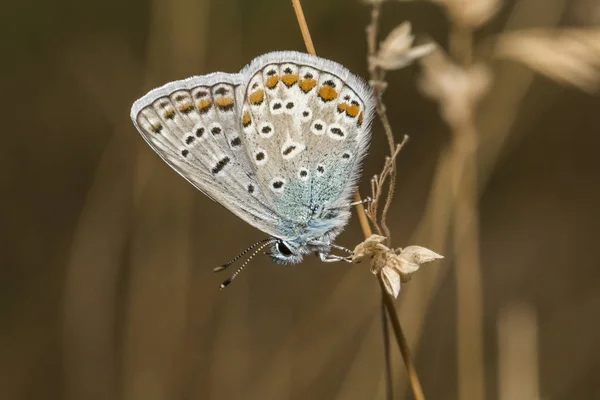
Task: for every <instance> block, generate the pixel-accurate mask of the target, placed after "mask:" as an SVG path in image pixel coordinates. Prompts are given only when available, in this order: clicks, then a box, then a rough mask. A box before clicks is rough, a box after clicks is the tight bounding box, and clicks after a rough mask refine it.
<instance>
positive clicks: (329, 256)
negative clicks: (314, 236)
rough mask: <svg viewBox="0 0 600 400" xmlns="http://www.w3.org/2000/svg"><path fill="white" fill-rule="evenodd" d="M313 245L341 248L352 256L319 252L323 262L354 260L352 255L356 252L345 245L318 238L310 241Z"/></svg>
mask: <svg viewBox="0 0 600 400" xmlns="http://www.w3.org/2000/svg"><path fill="white" fill-rule="evenodd" d="M310 243H311V244H313V245H317V246H323V247H329V248H332V249H337V250H341V251H343V252H345V253H347V254H349V255H350V256H348V257H342V256H336V255H334V254H330V253H323V252H319V253H318V254H319V257H320V258H321V261H323V262H336V261H344V262H349V263H351V262H352V255H353V254H354V253H353V252H352V250H348V249H347V248H345V247H342V246H338V245H337V244H333V243H328V242H321V241H318V240H313V241H311V242H310Z"/></svg>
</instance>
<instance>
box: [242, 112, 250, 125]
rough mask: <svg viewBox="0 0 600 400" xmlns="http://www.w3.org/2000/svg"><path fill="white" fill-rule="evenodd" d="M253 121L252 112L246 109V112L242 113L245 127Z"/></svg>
mask: <svg viewBox="0 0 600 400" xmlns="http://www.w3.org/2000/svg"><path fill="white" fill-rule="evenodd" d="M251 122H252V118H250V113H249V112H248V111H244V114H243V115H242V125H243V126H244V128H245V127H247V126H248V125H250V123H251Z"/></svg>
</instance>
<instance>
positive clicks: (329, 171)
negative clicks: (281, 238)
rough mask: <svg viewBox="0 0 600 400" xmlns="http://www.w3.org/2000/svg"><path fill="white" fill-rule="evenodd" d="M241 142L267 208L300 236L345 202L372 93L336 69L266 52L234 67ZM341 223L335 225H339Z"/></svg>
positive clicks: (362, 148)
mask: <svg viewBox="0 0 600 400" xmlns="http://www.w3.org/2000/svg"><path fill="white" fill-rule="evenodd" d="M241 74H242V75H243V76H244V78H243V79H244V81H245V82H248V83H247V85H246V87H245V90H244V98H243V104H242V109H241V116H240V118H241V122H242V131H243V134H242V136H241V137H242V141H243V142H244V148H245V150H246V152H247V155H248V158H249V159H250V160H251V162H252V163H253V165H254V168H255V176H256V179H257V183H258V185H259V186H260V188H261V191H262V192H263V193H264V196H265V197H266V199H267V202H268V204H269V206H270V207H271V208H272V209H273V210H274V211H275V212H276V214H277V215H279V216H280V217H281V218H282V219H284V220H287V221H292V223H293V224H292V226H291V228H290V229H291V230H292V231H293V230H294V228H296V229H295V232H286V233H288V236H294V235H298V234H301V233H299V232H298V229H297V227H303V226H306V224H307V223H309V221H311V220H314V219H315V214H316V213H318V212H319V210H322V209H323V208H335V207H341V206H344V205H347V204H348V203H349V202H350V198H351V196H352V193H353V190H354V185H355V184H356V182H357V180H358V177H359V173H360V167H361V165H362V159H363V157H364V156H365V154H366V151H367V147H368V143H369V135H370V126H369V125H370V123H371V119H372V114H373V97H372V92H371V90H370V89H369V88H368V86H367V85H365V84H364V83H363V82H362V81H361V80H360V79H359V78H357V77H356V76H354V75H352V74H351V73H350V72H349V71H348V70H347V69H346V68H344V67H343V66H341V65H340V64H337V63H334V62H332V61H329V60H325V59H322V58H319V57H316V56H311V55H308V54H304V53H298V52H274V53H268V54H265V55H263V56H260V57H258V58H257V59H255V60H254V61H253V62H252V63H251V64H250V65H249V66H248V67H246V68H245V69H244V70H242V73H241ZM346 221H347V218H346V219H345V220H344V221H341V224H344V223H345V222H346Z"/></svg>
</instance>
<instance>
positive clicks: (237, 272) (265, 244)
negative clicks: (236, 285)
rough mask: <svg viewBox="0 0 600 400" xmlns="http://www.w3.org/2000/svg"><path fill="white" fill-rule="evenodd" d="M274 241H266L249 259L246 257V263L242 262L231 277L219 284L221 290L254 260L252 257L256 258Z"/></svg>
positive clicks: (274, 240)
mask: <svg viewBox="0 0 600 400" xmlns="http://www.w3.org/2000/svg"><path fill="white" fill-rule="evenodd" d="M276 241H277V239H268V241H267V242H266V243H264V244H263V245H262V246H260V247H259V248H258V249H256V251H255V252H254V253H252V255H251V256H250V257H248V259H247V260H246V261H244V263H243V264H242V266H241V267H239V268H238V270H237V271H235V272H234V273H233V275H231V276H230V277H229V278H228V279H227V280H226V281H225V282H223V283H221V289H225V288H226V287H227V286H228V285H229V284H230V283H231V282H232V281H233V280H234V279H235V277H236V276H238V274H239V273H240V272H242V270H243V269H244V267H245V266H246V265H248V263H249V262H250V261H251V260H252V259H253V258H254V256H256V255H257V254H258V253H260V252H261V250H262V249H264V248H265V247H267V246H268V245H270V244H272V243H274V242H276Z"/></svg>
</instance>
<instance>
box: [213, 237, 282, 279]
mask: <svg viewBox="0 0 600 400" xmlns="http://www.w3.org/2000/svg"><path fill="white" fill-rule="evenodd" d="M269 240H273V239H272V238H267V239H263V240H259V241H258V242H256V243H254V244H252V245H250V246H249V247H248V248H247V249H246V250H244V251H242V252H241V253H240V254H239V255H238V256H237V257H234V258H233V259H232V260H231V261H229V262H228V263H227V264H223V265H220V266H218V267H215V268H213V272H219V271H223V270H224V269H225V268H228V267H229V266H231V264H233V263H234V262H236V261H237V260H239V259H240V258H242V257H243V256H244V255H245V254H246V253H248V252H249V251H250V250H252V249H253V248H255V247H256V246H258V245H259V244H263V243H264V242H268V241H269Z"/></svg>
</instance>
